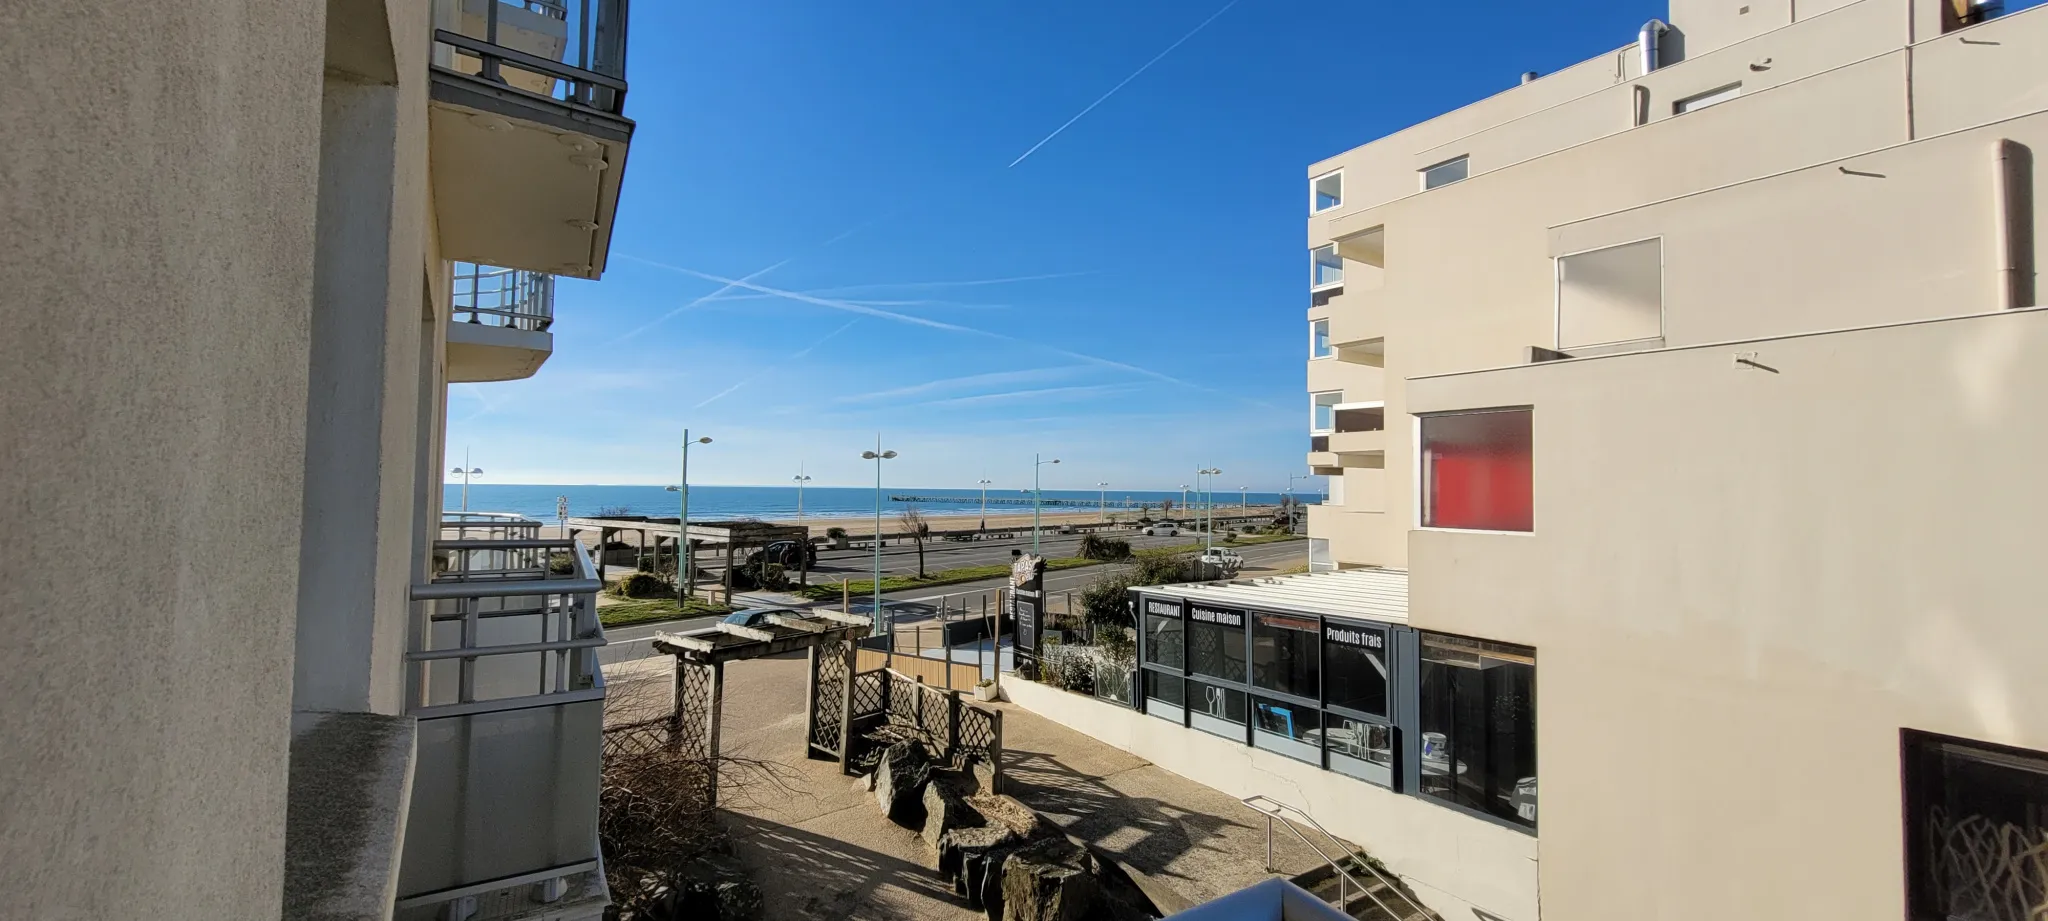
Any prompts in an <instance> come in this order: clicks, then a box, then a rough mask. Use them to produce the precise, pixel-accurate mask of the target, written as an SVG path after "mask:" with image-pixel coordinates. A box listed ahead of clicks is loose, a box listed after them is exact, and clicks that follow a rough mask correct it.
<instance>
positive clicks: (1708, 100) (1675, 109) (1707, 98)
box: [1671, 83, 1742, 115]
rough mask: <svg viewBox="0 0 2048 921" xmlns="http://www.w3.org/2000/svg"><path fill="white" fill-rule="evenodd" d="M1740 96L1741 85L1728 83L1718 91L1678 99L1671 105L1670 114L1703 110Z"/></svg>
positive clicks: (1713, 90)
mask: <svg viewBox="0 0 2048 921" xmlns="http://www.w3.org/2000/svg"><path fill="white" fill-rule="evenodd" d="M1740 95H1742V84H1740V83H1730V84H1728V85H1727V86H1724V87H1721V88H1719V89H1711V90H1708V91H1706V92H1704V93H1697V94H1694V95H1691V96H1687V97H1685V98H1684V99H1680V100H1679V101H1677V102H1674V103H1672V104H1671V114H1673V115H1684V114H1685V113H1687V112H1690V111H1692V110H1694V109H1704V108H1706V107H1708V106H1710V105H1713V104H1715V103H1717V102H1727V101H1728V100H1730V99H1734V98H1735V97H1737V96H1740Z"/></svg>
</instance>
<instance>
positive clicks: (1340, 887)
mask: <svg viewBox="0 0 2048 921" xmlns="http://www.w3.org/2000/svg"><path fill="white" fill-rule="evenodd" d="M1238 802H1241V803H1243V804H1244V805H1245V808H1248V809H1250V810H1252V811H1253V812H1257V813H1259V814H1261V815H1264V816H1265V817H1266V871H1267V872H1269V873H1270V872H1272V871H1273V820H1274V819H1279V820H1280V822H1281V824H1284V825H1286V826H1287V830H1288V831H1291V832H1293V833H1294V836H1295V837H1296V838H1300V839H1301V843H1303V844H1306V845H1308V847H1309V850H1312V851H1315V852H1316V856H1318V857H1321V858H1323V862H1324V863H1327V864H1329V865H1330V869H1332V870H1334V871H1336V873H1337V906H1338V907H1339V908H1343V907H1344V903H1345V902H1346V901H1347V900H1348V897H1349V895H1350V893H1349V892H1347V891H1346V890H1345V888H1344V884H1345V883H1346V882H1349V883H1350V884H1351V885H1353V886H1357V887H1358V891H1359V892H1360V893H1362V894H1364V896H1365V897H1366V898H1368V899H1371V900H1372V903H1373V904H1374V905H1377V906H1379V909H1380V910H1381V911H1383V912H1386V913H1387V916H1388V917H1390V918H1412V917H1415V916H1416V914H1419V915H1421V916H1422V917H1424V918H1432V917H1435V915H1434V914H1432V913H1431V912H1430V910H1429V909H1427V908H1424V907H1423V906H1422V905H1421V904H1420V903H1418V902H1416V901H1415V900H1414V899H1412V898H1409V897H1408V894H1407V893H1405V892H1402V891H1401V887H1400V885H1399V884H1397V883H1395V882H1394V881H1393V880H1390V879H1388V878H1387V877H1386V875H1385V874H1383V873H1381V872H1380V871H1378V870H1375V869H1373V866H1372V864H1370V863H1367V862H1365V861H1364V860H1360V859H1358V852H1356V851H1354V850H1352V849H1350V848H1348V847H1345V846H1344V842H1343V841H1342V840H1340V839H1339V838H1338V837H1337V836H1336V835H1333V834H1330V830H1329V829H1327V828H1324V827H1323V826H1322V823H1320V822H1317V821H1316V819H1315V816H1312V815H1309V814H1308V812H1307V811H1305V810H1303V809H1300V808H1298V807H1295V806H1290V805H1288V804H1286V803H1283V802H1280V801H1279V800H1276V799H1274V798H1272V797H1270V796H1266V795H1265V794H1259V795H1257V796H1247V797H1245V798H1244V799H1241V800H1238ZM1262 802H1263V803H1267V804H1269V805H1271V806H1272V808H1271V809H1267V808H1263V807H1261V806H1260V805H1259V803H1262ZM1289 812H1291V813H1294V814H1295V815H1298V816H1301V817H1302V819H1304V820H1305V821H1307V822H1308V824H1309V827H1310V828H1314V829H1315V830H1316V831H1318V832H1321V833H1322V835H1323V837H1324V838H1327V839H1329V841H1330V845H1331V846H1332V847H1334V848H1336V849H1338V850H1340V851H1343V852H1344V854H1345V856H1346V857H1350V858H1352V860H1353V862H1354V863H1356V864H1357V865H1358V866H1361V867H1364V868H1365V872H1367V873H1370V874H1372V878H1373V879H1375V880H1378V881H1379V883H1380V885H1382V886H1385V887H1386V888H1387V891H1389V892H1392V893H1393V894H1395V895H1397V896H1400V897H1401V901H1403V902H1407V903H1408V907H1409V908H1412V909H1414V910H1415V911H1414V913H1403V912H1396V911H1395V910H1394V909H1392V908H1391V907H1388V905H1387V903H1385V902H1382V901H1380V897H1379V896H1376V895H1374V894H1373V893H1372V889H1371V888H1369V887H1367V886H1366V884H1365V883H1363V882H1361V881H1360V880H1359V879H1358V877H1356V876H1352V875H1351V872H1350V871H1349V870H1346V869H1344V866H1343V865H1342V864H1341V863H1339V862H1338V861H1337V860H1336V859H1335V858H1332V857H1331V856H1330V855H1329V854H1328V853H1327V852H1325V851H1324V850H1323V849H1322V848H1321V847H1319V846H1317V844H1316V843H1315V842H1314V841H1311V840H1309V837H1308V836H1307V835H1305V834H1302V831H1301V828H1300V827H1299V826H1297V825H1295V823H1294V821H1293V820H1292V819H1289V818H1288V817H1287V816H1286V813H1289Z"/></svg>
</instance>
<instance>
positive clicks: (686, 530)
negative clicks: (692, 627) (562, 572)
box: [597, 429, 732, 615]
mask: <svg viewBox="0 0 2048 921" xmlns="http://www.w3.org/2000/svg"><path fill="white" fill-rule="evenodd" d="M695 443H696V444H700V445H708V444H710V443H711V436H709V435H706V436H704V437H702V438H699V439H697V440H696V442H695ZM691 444H692V442H691V441H690V430H689V429H684V430H683V480H682V485H680V486H670V487H668V491H669V492H672V493H675V494H676V498H677V499H678V500H679V502H680V504H681V507H680V508H678V509H677V510H676V556H677V557H678V559H677V560H676V613H677V614H678V615H680V614H682V613H683V605H684V604H685V603H687V602H688V601H689V599H690V593H691V591H693V590H694V589H695V588H696V586H695V585H694V584H692V583H693V581H694V580H693V579H692V576H693V575H695V574H694V573H692V572H691V571H690V563H691V561H692V560H693V559H694V558H695V557H696V554H695V553H693V552H691V551H692V550H693V549H694V548H692V547H691V546H690V445H691ZM597 552H599V553H603V552H604V548H603V547H599V548H597ZM726 602H727V603H728V604H730V603H731V602H732V599H730V598H727V599H726Z"/></svg>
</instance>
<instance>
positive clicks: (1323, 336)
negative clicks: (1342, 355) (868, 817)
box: [1308, 320, 1337, 358]
mask: <svg viewBox="0 0 2048 921" xmlns="http://www.w3.org/2000/svg"><path fill="white" fill-rule="evenodd" d="M1335 354H1337V353H1336V351H1335V350H1333V349H1331V348H1330V321H1328V320H1310V321H1309V324H1308V357H1310V358H1328V357H1330V356H1331V355H1335Z"/></svg>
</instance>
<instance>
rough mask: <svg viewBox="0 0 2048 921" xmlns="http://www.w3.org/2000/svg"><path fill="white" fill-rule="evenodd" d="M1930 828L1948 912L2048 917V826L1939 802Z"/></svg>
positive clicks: (2019, 920) (2006, 920)
mask: <svg viewBox="0 0 2048 921" xmlns="http://www.w3.org/2000/svg"><path fill="white" fill-rule="evenodd" d="M1927 833H1928V837H1929V838H1930V839H1931V840H1930V841H1929V842H1928V843H1929V845H1931V847H1930V851H1931V853H1933V854H1934V855H1935V859H1936V860H1937V861H1938V863H1937V864H1936V866H1935V868H1934V873H1933V874H1932V875H1933V877H1934V883H1935V886H1936V890H1937V892H1936V900H1937V902H1938V903H1939V904H1940V906H1941V908H1942V910H1943V911H1944V912H1945V913H1946V914H1945V917H1950V918H1982V919H1985V921H2048V831H2044V830H2043V829H2041V828H2038V827H2022V826H2019V825H2015V824H2013V823H2011V822H2000V821H1998V820H1995V819H1989V818H1986V817H1984V816H1980V815H1964V816H1960V817H1958V816H1955V815H1953V814H1951V813H1950V812H1949V811H1948V810H1946V809H1943V808H1941V807H1938V806H1937V807H1935V808H1933V809H1930V810H1929V811H1928V823H1927Z"/></svg>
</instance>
